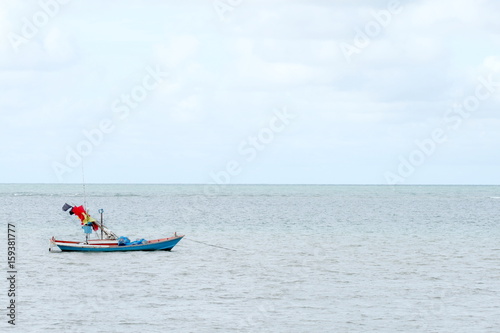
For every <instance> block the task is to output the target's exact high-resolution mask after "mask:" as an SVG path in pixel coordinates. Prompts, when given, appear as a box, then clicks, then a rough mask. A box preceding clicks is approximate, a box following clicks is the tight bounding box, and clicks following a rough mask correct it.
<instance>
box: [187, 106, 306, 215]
mask: <svg viewBox="0 0 500 333" xmlns="http://www.w3.org/2000/svg"><path fill="white" fill-rule="evenodd" d="M296 118H297V115H295V114H293V113H291V112H289V111H288V109H287V108H286V107H282V108H281V109H280V110H276V111H274V113H273V116H272V117H271V118H270V119H269V121H268V124H267V126H265V127H263V128H261V129H260V130H258V131H257V132H256V133H255V134H254V135H249V136H247V137H246V138H245V139H243V140H242V141H241V142H240V143H239V145H238V146H237V147H236V152H237V154H238V157H236V158H231V159H229V160H227V161H226V163H224V167H223V168H222V169H221V170H218V171H212V172H210V173H209V177H210V181H209V183H208V184H205V185H203V194H202V195H200V196H196V197H195V201H194V202H192V203H191V204H190V205H188V206H185V207H184V212H183V213H182V214H181V216H182V218H183V219H184V221H186V222H189V223H190V222H192V220H196V219H197V218H198V216H199V215H201V214H205V213H206V211H205V208H206V206H207V204H208V202H209V200H210V198H212V197H214V196H216V195H218V194H219V193H220V192H221V190H222V188H223V186H226V185H228V184H231V182H232V181H233V178H234V177H236V176H238V175H240V174H241V173H242V172H243V170H244V168H245V166H248V165H249V164H250V163H252V162H253V161H255V160H256V159H257V158H258V156H259V154H260V153H261V152H262V151H264V150H265V149H266V147H268V146H269V145H271V144H272V143H273V142H274V141H275V140H276V138H277V137H278V136H279V135H280V134H281V133H283V132H284V131H285V130H286V129H287V128H288V126H290V124H292V122H293V120H294V119H296Z"/></svg>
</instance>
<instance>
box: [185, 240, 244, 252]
mask: <svg viewBox="0 0 500 333" xmlns="http://www.w3.org/2000/svg"><path fill="white" fill-rule="evenodd" d="M184 239H185V240H189V241H191V242H195V243H200V244H205V245H208V246H213V247H218V248H220V249H224V250H229V251H234V252H236V250H234V249H230V248H227V247H224V246H219V245H212V244H208V243H205V242H200V241H197V240H194V239H191V238H186V237H184Z"/></svg>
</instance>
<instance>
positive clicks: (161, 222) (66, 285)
mask: <svg viewBox="0 0 500 333" xmlns="http://www.w3.org/2000/svg"><path fill="white" fill-rule="evenodd" d="M64 203H68V204H70V205H81V204H84V205H85V206H86V207H87V208H88V210H89V212H90V214H91V215H92V216H93V217H95V218H97V219H99V218H100V214H99V213H98V212H99V209H103V210H104V213H103V220H104V224H105V225H106V226H107V227H108V228H110V229H111V230H113V231H114V232H115V233H116V234H118V235H119V236H126V237H128V238H129V239H131V240H135V239H138V238H145V239H157V238H163V237H167V236H171V235H173V234H174V232H177V233H178V234H183V235H185V238H184V239H183V240H182V241H181V242H180V243H179V244H177V246H176V247H175V248H174V249H173V250H172V251H171V252H167V251H154V252H121V253H67V252H57V251H53V252H49V239H50V238H51V237H52V236H56V238H58V239H63V240H81V241H83V240H84V239H85V235H84V233H83V231H82V229H81V227H80V225H79V222H78V221H77V219H76V218H75V217H74V216H70V215H69V214H68V213H67V212H64V211H62V209H61V207H62V206H63V205H64ZM499 213H500V187H499V186H374V185H373V186H361V185H356V186H344V185H343V186H340V185H226V186H222V185H126V184H120V185H115V184H113V185H101V184H87V185H85V186H82V185H81V184H75V185H73V184H57V185H50V184H35V185H33V184H3V185H0V229H1V230H0V237H1V241H0V243H1V244H3V245H2V249H1V250H0V261H1V263H2V264H1V266H2V267H3V270H4V278H3V279H2V280H3V282H2V283H1V284H0V288H1V290H0V308H1V309H2V311H1V313H2V315H1V316H0V318H1V319H0V331H1V332H14V331H16V332H23V333H25V332H64V333H68V332H165V331H176V332H301V333H302V332H384V333H385V332H405V333H408V332H440V333H442V332H452V333H459V332H464V333H465V332H466V333H471V332H491V333H498V332H500V217H499ZM9 225H10V227H11V228H12V227H13V228H15V231H14V234H15V263H14V267H11V268H9V267H8V261H9V260H8V252H7V251H8V249H7V233H8V232H7V229H8V227H9ZM12 268H14V269H15V272H16V273H15V281H14V289H15V297H9V296H8V294H9V292H8V291H9V288H11V287H12V285H11V284H10V283H11V282H12V281H9V280H8V278H9V277H10V273H8V271H9V270H12ZM12 299H14V302H15V325H12V324H9V322H8V321H9V320H11V319H10V317H9V316H8V314H9V311H10V310H9V309H7V307H8V306H9V305H10V304H11V303H10V302H11V300H12Z"/></svg>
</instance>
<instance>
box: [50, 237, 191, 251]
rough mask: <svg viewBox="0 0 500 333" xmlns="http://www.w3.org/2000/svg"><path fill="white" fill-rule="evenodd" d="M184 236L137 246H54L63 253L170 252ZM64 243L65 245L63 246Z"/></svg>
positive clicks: (75, 244)
mask: <svg viewBox="0 0 500 333" xmlns="http://www.w3.org/2000/svg"><path fill="white" fill-rule="evenodd" d="M183 237H184V236H179V237H172V238H167V239H165V240H155V241H150V242H148V243H147V244H137V245H124V246H118V245H111V246H105V245H87V244H81V243H76V242H62V241H57V240H54V241H53V242H54V244H55V245H56V246H57V247H59V248H60V249H61V251H65V252H123V251H170V250H172V248H173V247H174V246H175V245H176V244H177V243H179V242H180V240H181V239H182V238H183ZM65 243H66V244H65Z"/></svg>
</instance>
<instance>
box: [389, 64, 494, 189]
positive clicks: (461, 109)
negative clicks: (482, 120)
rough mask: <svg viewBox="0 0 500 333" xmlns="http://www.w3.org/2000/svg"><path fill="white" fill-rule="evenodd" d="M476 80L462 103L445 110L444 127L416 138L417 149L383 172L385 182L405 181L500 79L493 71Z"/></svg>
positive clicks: (491, 91)
mask: <svg viewBox="0 0 500 333" xmlns="http://www.w3.org/2000/svg"><path fill="white" fill-rule="evenodd" d="M478 81H479V83H478V84H477V85H476V87H475V89H474V93H473V94H471V95H469V96H467V97H465V98H464V99H463V100H462V103H456V104H454V105H453V106H452V107H451V108H450V109H449V110H447V111H446V112H445V114H444V118H443V121H442V122H443V123H444V126H441V127H436V128H435V129H434V130H433V131H432V132H431V134H430V136H429V137H428V138H425V139H423V140H421V141H419V140H416V141H415V145H416V148H415V149H413V150H412V151H411V152H410V153H409V154H408V155H407V156H403V155H399V164H398V166H397V168H396V170H395V171H394V172H393V171H388V172H386V173H385V174H384V178H385V181H386V183H387V184H389V185H396V184H401V183H404V182H405V180H406V179H407V178H408V177H410V176H412V175H413V174H414V173H415V171H416V169H417V168H418V167H420V166H422V165H423V164H424V163H425V162H426V161H427V159H428V158H429V157H431V156H432V155H433V154H434V153H435V152H436V150H437V147H438V146H439V145H441V144H443V143H444V142H446V141H447V140H448V136H449V135H450V134H451V133H452V132H454V131H458V130H459V129H460V127H461V126H462V123H463V122H464V121H465V120H466V119H468V118H470V117H471V116H472V114H473V113H474V112H475V111H477V109H478V108H479V106H480V105H481V102H483V101H485V100H487V99H488V98H490V97H491V96H492V95H493V94H494V93H496V92H498V90H500V81H494V77H493V73H490V74H489V75H488V77H486V78H485V77H483V76H480V77H479V78H478Z"/></svg>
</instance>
